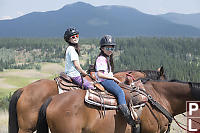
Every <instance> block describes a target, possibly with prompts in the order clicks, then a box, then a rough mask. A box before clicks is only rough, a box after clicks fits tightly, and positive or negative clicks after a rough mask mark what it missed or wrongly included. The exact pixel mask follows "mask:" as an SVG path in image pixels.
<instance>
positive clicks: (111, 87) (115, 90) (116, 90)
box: [100, 79, 126, 105]
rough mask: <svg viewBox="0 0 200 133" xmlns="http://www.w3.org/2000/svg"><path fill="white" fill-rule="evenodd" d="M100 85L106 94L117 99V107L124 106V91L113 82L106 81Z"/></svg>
mask: <svg viewBox="0 0 200 133" xmlns="http://www.w3.org/2000/svg"><path fill="white" fill-rule="evenodd" d="M100 83H101V85H103V87H104V88H105V89H106V90H107V91H108V92H110V93H112V94H113V95H114V96H115V97H117V100H118V104H119V105H120V104H126V100H125V94H124V91H123V90H122V88H121V87H120V86H119V85H118V84H117V83H116V82H115V81H114V80H110V79H106V80H104V81H102V82H100Z"/></svg>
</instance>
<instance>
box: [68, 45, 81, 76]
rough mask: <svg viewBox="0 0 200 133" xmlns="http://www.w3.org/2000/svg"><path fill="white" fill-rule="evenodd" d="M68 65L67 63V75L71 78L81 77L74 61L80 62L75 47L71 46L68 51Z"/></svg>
mask: <svg viewBox="0 0 200 133" xmlns="http://www.w3.org/2000/svg"><path fill="white" fill-rule="evenodd" d="M65 59H66V63H65V73H66V74H67V75H68V76H70V77H78V76H80V73H79V71H77V70H76V68H75V66H74V63H73V61H78V62H79V57H78V54H77V52H76V50H75V48H74V47H73V46H69V47H68V48H67V50H66V57H65Z"/></svg>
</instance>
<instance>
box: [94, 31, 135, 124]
mask: <svg viewBox="0 0 200 133" xmlns="http://www.w3.org/2000/svg"><path fill="white" fill-rule="evenodd" d="M115 45H116V43H115V40H114V39H113V37H112V36H111V35H105V36H103V37H102V38H101V40H100V50H101V52H100V54H99V56H98V57H97V59H96V62H95V70H96V76H97V80H98V82H100V84H101V85H103V86H104V88H105V89H106V90H107V91H108V92H110V93H112V94H113V95H115V96H116V97H117V100H118V107H119V109H120V110H121V112H122V113H123V115H124V117H125V118H126V120H127V122H128V124H130V125H134V121H133V119H132V117H131V114H130V111H129V109H128V107H127V105H126V100H125V94H124V91H123V90H122V89H121V87H120V86H119V85H118V84H117V83H119V82H120V81H119V80H118V79H117V78H115V77H114V76H113V71H114V64H113V51H114V48H115ZM116 82H117V83H116Z"/></svg>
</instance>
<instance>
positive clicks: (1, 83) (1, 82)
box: [0, 78, 18, 88]
mask: <svg viewBox="0 0 200 133" xmlns="http://www.w3.org/2000/svg"><path fill="white" fill-rule="evenodd" d="M5 80H6V79H5V78H1V79H0V88H18V87H17V86H14V85H11V84H8V83H6V82H5Z"/></svg>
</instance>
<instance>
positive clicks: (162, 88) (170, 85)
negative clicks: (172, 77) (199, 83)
mask: <svg viewBox="0 0 200 133" xmlns="http://www.w3.org/2000/svg"><path fill="white" fill-rule="evenodd" d="M153 86H154V87H153V88H154V89H155V90H156V91H157V92H158V94H159V95H161V96H163V97H164V98H165V99H166V104H167V105H168V106H167V108H168V111H170V113H171V114H172V115H173V116H175V115H177V114H180V113H183V112H185V111H186V101H190V100H193V99H192V96H191V89H190V87H189V84H187V83H177V82H156V83H154V84H153Z"/></svg>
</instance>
